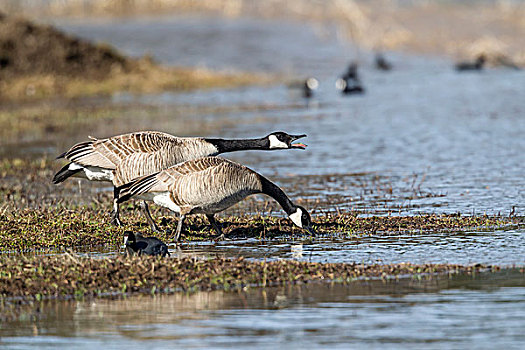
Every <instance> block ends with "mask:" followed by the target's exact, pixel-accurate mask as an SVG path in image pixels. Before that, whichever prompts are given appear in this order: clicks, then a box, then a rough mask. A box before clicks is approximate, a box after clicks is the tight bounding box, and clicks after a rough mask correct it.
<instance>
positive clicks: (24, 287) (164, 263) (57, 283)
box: [0, 254, 500, 300]
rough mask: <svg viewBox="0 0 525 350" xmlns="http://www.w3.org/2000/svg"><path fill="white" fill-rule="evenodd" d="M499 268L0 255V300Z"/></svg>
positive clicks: (462, 271)
mask: <svg viewBox="0 0 525 350" xmlns="http://www.w3.org/2000/svg"><path fill="white" fill-rule="evenodd" d="M487 269H490V270H494V271H497V270H499V269H500V268H499V267H487V266H483V265H479V264H478V265H475V266H462V265H451V264H449V265H447V264H425V265H417V264H393V265H375V264H374V265H363V264H356V263H352V264H326V263H325V264H323V263H307V262H298V261H288V260H283V261H272V262H266V261H259V262H254V261H247V260H244V259H242V258H238V259H222V258H216V259H211V260H200V261H199V260H195V259H193V258H182V259H155V258H144V257H139V258H133V259H126V258H123V257H119V258H113V259H89V258H81V257H77V256H73V255H71V254H66V255H62V256H54V257H16V258H9V257H1V258H0V297H2V298H12V297H22V298H25V299H30V300H34V299H37V300H39V299H42V298H49V297H53V298H71V297H76V298H83V297H97V296H104V295H106V296H107V295H122V294H137V293H142V294H155V293H169V292H176V291H199V290H216V289H223V290H240V289H243V288H249V287H256V286H259V287H264V286H277V285H282V284H287V283H308V282H311V281H325V282H326V281H329V282H350V281H352V280H355V279H357V278H383V279H387V278H395V277H397V276H406V275H412V276H416V277H417V276H426V277H429V278H430V277H432V275H435V274H449V275H450V274H458V273H469V274H474V273H478V272H480V271H486V270H487Z"/></svg>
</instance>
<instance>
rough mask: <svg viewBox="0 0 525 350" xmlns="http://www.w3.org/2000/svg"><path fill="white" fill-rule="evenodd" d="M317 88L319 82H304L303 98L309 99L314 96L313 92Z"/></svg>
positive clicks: (313, 80)
mask: <svg viewBox="0 0 525 350" xmlns="http://www.w3.org/2000/svg"><path fill="white" fill-rule="evenodd" d="M318 87H319V81H318V80H317V79H315V78H312V77H310V78H308V79H306V80H305V81H304V85H303V97H304V98H310V97H312V96H313V95H314V91H315V90H317V88H318Z"/></svg>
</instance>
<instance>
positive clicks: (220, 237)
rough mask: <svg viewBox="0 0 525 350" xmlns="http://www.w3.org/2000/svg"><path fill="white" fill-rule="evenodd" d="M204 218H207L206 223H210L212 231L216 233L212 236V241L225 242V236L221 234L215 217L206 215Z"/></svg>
mask: <svg viewBox="0 0 525 350" xmlns="http://www.w3.org/2000/svg"><path fill="white" fill-rule="evenodd" d="M206 217H207V218H208V221H209V222H210V224H211V226H212V227H213V229H214V230H215V232H217V234H216V235H215V236H213V237H212V239H213V240H214V241H224V240H227V238H226V236H225V235H224V233H223V232H222V229H221V226H220V225H219V223H218V222H217V220H215V216H214V215H208V214H206Z"/></svg>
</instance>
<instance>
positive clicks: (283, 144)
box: [266, 131, 306, 149]
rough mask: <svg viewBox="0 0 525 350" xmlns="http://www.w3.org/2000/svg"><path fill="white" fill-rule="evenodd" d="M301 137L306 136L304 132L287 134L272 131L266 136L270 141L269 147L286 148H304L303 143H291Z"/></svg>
mask: <svg viewBox="0 0 525 350" xmlns="http://www.w3.org/2000/svg"><path fill="white" fill-rule="evenodd" d="M303 137H306V134H301V135H289V134H287V133H285V132H282V131H277V132H272V133H271V134H270V135H268V136H266V138H267V139H268V141H270V145H269V148H270V149H283V148H285V149H288V148H297V149H306V145H305V144H304V143H300V142H298V143H293V142H294V141H296V140H299V139H301V138H303Z"/></svg>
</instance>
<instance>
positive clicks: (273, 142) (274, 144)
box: [268, 135, 288, 148]
mask: <svg viewBox="0 0 525 350" xmlns="http://www.w3.org/2000/svg"><path fill="white" fill-rule="evenodd" d="M268 139H269V140H270V148H288V145H287V144H286V143H284V142H282V141H279V139H278V138H277V136H275V135H270V137H269V138H268Z"/></svg>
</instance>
